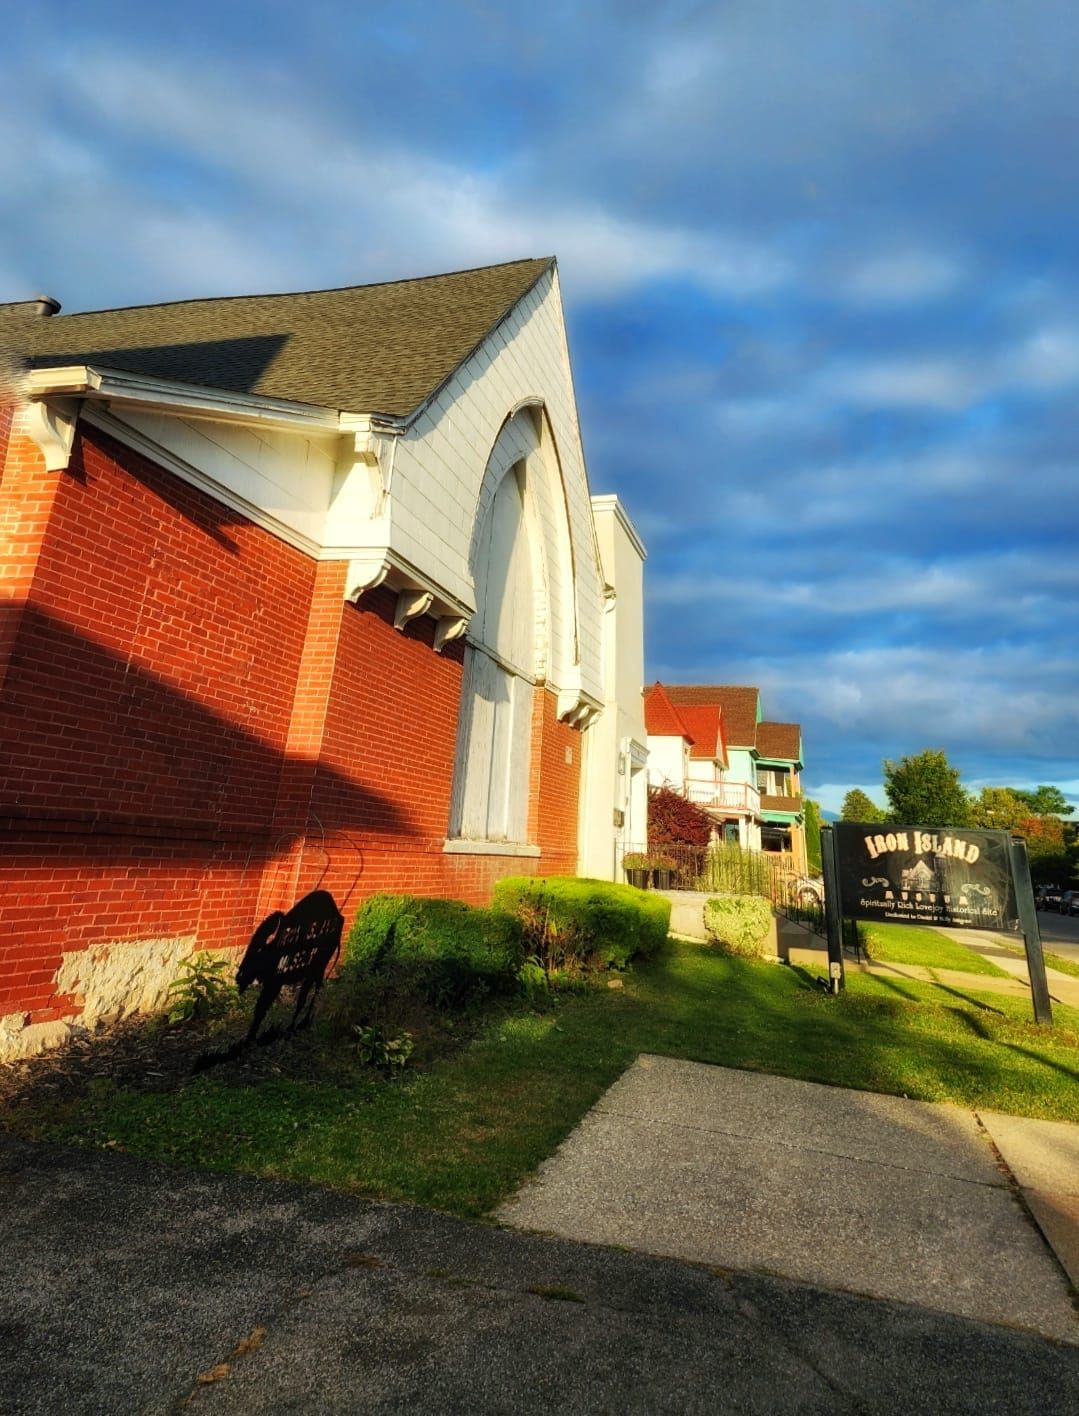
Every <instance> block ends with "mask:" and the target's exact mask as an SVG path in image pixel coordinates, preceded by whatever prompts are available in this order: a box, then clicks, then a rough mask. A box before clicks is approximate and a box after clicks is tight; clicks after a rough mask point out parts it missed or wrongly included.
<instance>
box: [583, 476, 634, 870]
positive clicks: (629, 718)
mask: <svg viewBox="0 0 1079 1416" xmlns="http://www.w3.org/2000/svg"><path fill="white" fill-rule="evenodd" d="M592 511H593V516H594V520H595V528H596V543H597V545H598V547H599V554H600V563H601V567H602V571H603V576H604V580H605V581H606V584H607V585H608V586H609V587H610V589H611V590H613V592H614V596H613V598H608V599H607V601H606V609H605V612H604V618H603V631H604V638H603V683H604V687H603V703H604V707H603V712H602V713H601V714H600V716H599V717H598V718H597V719H596V720H595V722H593V723H592V725H591V727H589V729H588V730H587V732H586V733H585V742H584V747H585V752H584V769H583V772H582V777H581V814H580V822H581V830H580V856H581V866H580V868H581V872H582V874H584V875H588V876H592V877H593V878H596V879H601V880H612V879H616V878H619V872H618V866H619V862H620V860H621V855H622V845H623V843H625V842H631V843H637V842H640V841H643V840H644V839H645V836H646V833H647V814H648V784H647V771H646V769H645V766H644V763H643V762H641V761H640V760H639V758H640V756H641V755H642V751H643V750H646V748H647V741H648V739H647V734H646V732H645V726H644V700H643V698H642V694H641V690H642V686H643V679H644V587H643V578H644V577H643V572H644V564H643V563H644V555H645V552H644V547H643V545H642V544H641V541H640V539H639V537H638V536H637V533H636V532H635V531H634V529H633V526H632V524H631V523H630V521H629V519H628V517H627V516H626V513H625V510H624V509H623V507H622V506H621V505H620V503H619V502H618V499H617V497H613V496H604V497H593V498H592ZM635 758H637V759H638V760H636V761H635ZM616 811H620V812H622V813H623V818H624V819H623V824H622V825H621V826H617V825H616V824H615V816H614V813H615V812H616Z"/></svg>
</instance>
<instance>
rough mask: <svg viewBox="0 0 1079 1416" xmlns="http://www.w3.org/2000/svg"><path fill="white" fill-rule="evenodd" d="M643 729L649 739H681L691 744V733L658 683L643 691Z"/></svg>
mask: <svg viewBox="0 0 1079 1416" xmlns="http://www.w3.org/2000/svg"><path fill="white" fill-rule="evenodd" d="M644 727H645V732H647V733H648V735H649V736H650V737H681V738H685V740H686V741H687V742H688V743H690V744H691V745H692V743H693V735H692V733H691V732H690V731H689V728H688V727H686V725H685V723H684V722H683V721H682V716H681V714H680V713H679V712H678V709H677V708H675V706H674V704H673V703H672V702H671V700H670V699H669V698H668V697H667V692H666V689H665V688H664V687H663V685H662V684H661V683H659V682H657V683H654V684H653V685H652V687H651V688H646V689H645V691H644Z"/></svg>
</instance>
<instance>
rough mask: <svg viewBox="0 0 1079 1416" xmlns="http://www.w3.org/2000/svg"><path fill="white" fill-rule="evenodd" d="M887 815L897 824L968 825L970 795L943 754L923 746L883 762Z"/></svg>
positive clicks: (957, 772)
mask: <svg viewBox="0 0 1079 1416" xmlns="http://www.w3.org/2000/svg"><path fill="white" fill-rule="evenodd" d="M884 790H885V791H886V792H887V794H888V802H889V804H890V806H891V812H890V818H891V820H892V821H894V822H895V823H896V824H897V825H900V826H968V825H969V824H970V798H969V797H968V796H967V793H966V792H965V791H964V790H963V786H962V784H961V782H960V780H959V769H958V768H957V767H953V766H952V764H951V763H950V762H949V761H948V758H947V756H946V755H945V753H943V752H941V751H939V750H934V749H933V748H926V750H925V751H924V752H919V753H917V754H915V755H914V756H911V757H901V758H900V759H899V761H898V762H891V761H887V760H886V761H885V763H884Z"/></svg>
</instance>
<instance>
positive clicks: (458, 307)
mask: <svg viewBox="0 0 1079 1416" xmlns="http://www.w3.org/2000/svg"><path fill="white" fill-rule="evenodd" d="M553 264H554V261H553V259H552V258H550V257H547V258H544V259H541V260H525V261H511V262H509V263H507V264H505V265H495V266H485V267H483V268H482V269H479V270H466V271H457V272H455V273H453V274H450V275H432V276H424V277H422V278H421V279H417V280H396V281H390V282H389V283H387V284H382V285H357V286H352V287H349V288H347V289H343V290H315V291H307V292H302V293H299V294H292V295H240V296H229V297H225V298H222V299H208V300H181V301H178V302H176V303H173V304H167V305H139V306H134V307H132V308H128V309H121V310H100V311H96V312H92V313H88V314H81V315H63V314H60V315H53V316H51V317H50V318H44V317H41V316H35V317H32V318H29V319H27V318H17V319H15V318H12V317H11V312H13V311H18V310H20V309H21V310H26V309H27V307H26V306H22V307H18V306H0V333H3V334H4V335H5V337H6V338H7V340H8V342H9V343H10V341H11V340H12V339H16V338H17V339H18V340H19V341H20V343H21V348H20V350H19V352H20V353H21V355H22V357H23V358H26V359H28V360H29V362H30V364H31V365H32V366H33V367H48V366H56V365H63V364H97V365H99V366H100V367H102V368H112V369H122V370H124V371H125V372H128V373H134V374H142V375H144V376H147V377H151V378H161V379H172V380H176V381H178V382H181V383H190V384H195V385H197V386H199V387H202V388H218V389H227V390H229V391H232V392H237V393H255V394H265V395H267V396H268V397H273V398H283V399H289V400H292V401H294V402H299V403H313V404H318V405H320V406H322V407H328V408H337V409H344V410H347V411H349V412H353V413H386V414H390V415H394V416H399V417H400V416H405V415H407V414H409V413H412V412H413V411H414V410H415V409H417V408H418V407H419V406H420V405H421V404H422V403H424V402H425V401H426V399H427V398H428V397H429V396H430V395H431V394H432V393H433V392H434V391H435V390H436V389H437V388H438V387H439V386H440V384H442V383H443V382H444V380H445V379H446V378H448V377H449V375H450V374H451V373H452V372H453V371H454V369H456V368H457V367H458V366H459V365H460V364H461V363H462V362H463V361H464V360H465V359H466V358H467V357H468V356H469V354H471V353H472V351H473V350H474V349H475V348H476V347H477V345H479V344H480V343H481V342H482V341H483V340H484V339H485V338H486V336H487V335H488V334H490V333H491V331H492V330H493V329H494V328H495V327H496V326H497V325H498V324H499V323H500V321H501V320H502V319H503V318H504V317H505V316H506V314H508V312H509V311H510V310H511V309H512V307H513V306H514V305H515V304H516V303H517V302H518V300H520V299H521V297H522V296H523V295H525V294H526V293H527V292H528V291H529V290H530V289H531V288H532V286H533V285H534V284H535V283H536V281H537V280H539V278H540V276H541V275H543V274H544V273H545V272H546V271H548V270H549V269H551V267H552V266H553ZM23 331H25V332H26V333H25V336H24V334H23ZM24 340H25V342H23V341H24Z"/></svg>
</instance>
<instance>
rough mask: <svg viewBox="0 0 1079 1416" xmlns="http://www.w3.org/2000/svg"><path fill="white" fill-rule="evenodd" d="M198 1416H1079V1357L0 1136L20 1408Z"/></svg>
mask: <svg viewBox="0 0 1079 1416" xmlns="http://www.w3.org/2000/svg"><path fill="white" fill-rule="evenodd" d="M902 1177H903V1172H902V1171H898V1172H896V1175H895V1178H898V1179H899V1180H900V1181H901V1180H902ZM613 1202H614V1201H613V1198H612V1203H613ZM820 1241H821V1243H822V1244H824V1243H826V1242H827V1235H821V1236H820ZM1008 1257H1009V1253H1007V1252H1005V1253H1002V1255H1001V1268H1000V1282H1001V1285H1002V1286H1007V1285H1008V1283H1010V1282H1011V1275H1010V1274H1009V1273H1008V1272H1007V1270H1006V1269H1005V1267H1004V1263H1005V1262H1006V1260H1007V1259H1008ZM200 1378H203V1379H204V1380H200ZM187 1410H191V1411H193V1412H198V1411H200V1410H207V1411H210V1412H213V1411H222V1412H226V1411H228V1412H240V1413H250V1412H282V1413H283V1412H298V1411H302V1412H304V1413H308V1412H311V1413H323V1412H325V1413H329V1412H336V1413H340V1412H349V1411H363V1412H374V1413H381V1412H408V1413H411V1414H412V1416H415V1413H428V1412H430V1413H438V1416H444V1414H445V1413H457V1412H461V1413H465V1412H467V1413H470V1416H471V1414H472V1413H486V1412H499V1413H511V1412H512V1413H517V1412H558V1411H573V1412H583V1413H591V1412H596V1413H599V1412H611V1411H618V1412H627V1413H637V1412H641V1413H651V1412H671V1413H697V1412H700V1413H707V1416H713V1413H715V1412H717V1411H732V1412H760V1413H776V1412H791V1413H794V1412H799V1413H833V1412H838V1413H852V1416H853V1413H862V1416H864V1413H867V1412H869V1413H881V1416H885V1413H887V1416H892V1413H894V1412H895V1411H896V1410H904V1411H930V1410H932V1411H935V1412H964V1413H967V1412H969V1413H971V1416H973V1413H978V1416H990V1414H991V1413H998V1412H999V1413H1001V1416H1044V1413H1045V1412H1047V1411H1051V1410H1052V1411H1062V1412H1063V1411H1072V1410H1079V1349H1076V1348H1075V1347H1072V1346H1068V1345H1065V1344H1059V1343H1056V1342H1052V1341H1048V1340H1046V1339H1043V1338H1040V1337H1037V1336H1033V1335H1030V1334H1028V1333H1022V1332H1018V1331H1015V1330H1012V1329H1008V1328H1003V1327H996V1326H990V1325H987V1324H984V1323H980V1322H972V1321H968V1320H964V1319H961V1318H954V1317H948V1316H946V1315H943V1314H941V1313H939V1312H932V1311H929V1310H927V1309H925V1308H921V1307H915V1306H909V1305H904V1304H900V1303H889V1302H873V1301H869V1300H866V1299H864V1298H858V1297H854V1296H851V1295H849V1294H844V1293H837V1292H828V1291H825V1290H821V1289H817V1288H813V1287H808V1286H805V1285H802V1284H798V1283H791V1282H788V1281H786V1280H784V1279H782V1278H777V1277H774V1276H769V1275H763V1274H756V1275H754V1274H745V1273H742V1274H740V1273H717V1272H713V1271H710V1270H708V1269H706V1268H701V1267H695V1266H691V1265H686V1264H682V1263H678V1262H675V1261H672V1260H669V1259H656V1258H649V1257H646V1256H644V1255H641V1254H633V1253H625V1252H620V1251H617V1250H612V1249H603V1248H598V1247H595V1246H592V1245H584V1244H573V1243H568V1242H565V1241H560V1240H556V1239H548V1238H543V1237H540V1236H537V1235H530V1234H521V1233H515V1232H512V1231H509V1230H501V1229H498V1228H495V1227H494V1226H492V1225H485V1224H473V1223H466V1222H464V1221H461V1220H455V1219H451V1218H448V1217H447V1216H444V1215H438V1214H434V1213H431V1212H430V1211H427V1210H422V1209H418V1208H415V1207H411V1206H406V1205H387V1204H376V1203H372V1202H369V1201H365V1200H362V1199H355V1198H352V1197H350V1196H346V1195H340V1194H334V1193H332V1192H329V1191H325V1190H318V1189H312V1188H307V1187H303V1186H299V1185H288V1184H281V1183H276V1182H272V1181H263V1180H257V1179H252V1178H249V1177H242V1176H226V1175H212V1174H198V1173H191V1172H184V1171H177V1170H170V1169H166V1168H164V1167H162V1166H158V1165H153V1164H150V1163H148V1162H144V1161H140V1160H136V1159H134V1158H132V1157H129V1156H123V1155H117V1154H115V1153H113V1152H101V1151H75V1150H61V1149H54V1148H51V1147H44V1146H31V1145H26V1144H24V1143H21V1142H15V1141H11V1140H9V1139H6V1138H4V1137H3V1136H0V1412H3V1413H5V1414H6V1413H12V1416H14V1414H15V1413H18V1416H39V1413H40V1416H56V1413H57V1412H63V1413H65V1416H84V1413H85V1416H91V1413H92V1416H99V1413H101V1412H136V1411H137V1412H140V1413H175V1412H179V1411H187Z"/></svg>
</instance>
